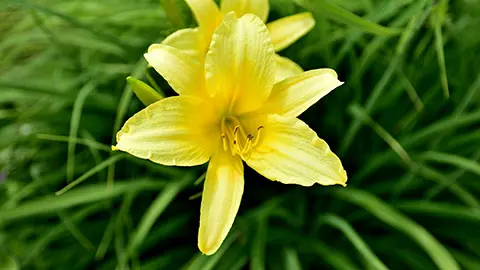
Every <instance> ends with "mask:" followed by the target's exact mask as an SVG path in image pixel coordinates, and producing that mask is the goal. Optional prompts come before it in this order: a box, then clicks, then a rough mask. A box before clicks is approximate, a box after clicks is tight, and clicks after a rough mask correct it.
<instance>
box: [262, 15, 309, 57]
mask: <svg viewBox="0 0 480 270" xmlns="http://www.w3.org/2000/svg"><path fill="white" fill-rule="evenodd" d="M314 26H315V19H313V16H312V14H311V13H310V12H304V13H299V14H295V15H292V16H288V17H285V18H281V19H278V20H276V21H273V22H271V23H268V24H267V27H268V30H270V34H271V35H272V42H273V46H274V47H275V51H277V52H278V51H280V50H283V49H285V48H286V47H288V46H290V45H291V44H292V43H294V42H295V41H297V40H298V39H299V38H301V37H303V36H304V35H305V34H306V33H308V32H309V31H310V30H312V28H313V27H314Z"/></svg>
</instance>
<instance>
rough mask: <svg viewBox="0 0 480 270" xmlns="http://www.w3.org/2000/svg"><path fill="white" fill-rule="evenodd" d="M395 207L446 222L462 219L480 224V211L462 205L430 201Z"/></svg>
mask: <svg viewBox="0 0 480 270" xmlns="http://www.w3.org/2000/svg"><path fill="white" fill-rule="evenodd" d="M394 206H395V207H396V208H398V209H400V210H402V211H405V212H407V213H413V214H420V215H422V216H439V217H443V218H445V219H446V220H451V219H461V220H467V221H472V222H477V223H480V209H479V208H469V207H465V206H462V205H456V204H452V203H441V202H429V201H398V202H396V203H395V204H394Z"/></svg>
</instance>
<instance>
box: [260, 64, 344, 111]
mask: <svg viewBox="0 0 480 270" xmlns="http://www.w3.org/2000/svg"><path fill="white" fill-rule="evenodd" d="M342 84H343V82H341V81H339V80H338V79H337V73H336V72H335V71H334V70H333V69H329V68H322V69H314V70H309V71H307V72H303V73H301V74H298V75H295V76H292V77H289V78H287V79H285V80H283V81H281V82H278V83H276V84H275V86H274V87H273V90H272V94H271V95H270V97H269V98H268V100H267V102H265V105H264V106H263V107H262V108H261V109H260V110H259V111H258V112H255V113H258V114H278V115H282V116H287V117H297V116H299V115H300V114H301V113H303V112H304V111H306V110H307V109H308V108H309V107H310V106H312V105H313V104H315V103H316V102H317V101H319V100H320V99H321V98H322V97H324V96H325V95H327V94H328V93H330V92H331V91H332V90H333V89H335V88H337V87H338V86H340V85H342Z"/></svg>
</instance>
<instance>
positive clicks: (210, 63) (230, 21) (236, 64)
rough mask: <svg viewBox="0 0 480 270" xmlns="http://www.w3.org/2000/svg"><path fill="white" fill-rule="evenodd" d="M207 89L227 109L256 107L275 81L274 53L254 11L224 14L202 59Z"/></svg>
mask: <svg viewBox="0 0 480 270" xmlns="http://www.w3.org/2000/svg"><path fill="white" fill-rule="evenodd" d="M205 71H206V78H207V91H208V93H209V95H210V96H211V97H213V98H214V99H215V100H217V103H218V104H219V106H223V108H224V109H225V110H228V113H233V114H241V113H244V112H248V111H253V110H255V109H258V108H259V107H260V106H262V104H263V103H264V102H265V100H267V98H268V96H269V95H270V92H271V90H272V86H273V83H274V81H275V53H274V51H273V46H272V43H271V40H270V36H269V34H268V30H267V28H266V27H265V24H263V22H262V21H261V20H260V19H259V18H258V17H257V16H255V15H252V14H247V15H244V16H243V17H241V18H240V19H237V18H236V17H235V14H234V13H233V12H231V13H228V14H227V15H226V16H225V19H224V21H223V22H222V24H221V25H220V26H219V27H218V28H217V30H216V31H215V33H214V35H213V39H212V43H211V45H210V48H209V50H208V53H207V56H206V59H205Z"/></svg>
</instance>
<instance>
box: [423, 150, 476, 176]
mask: <svg viewBox="0 0 480 270" xmlns="http://www.w3.org/2000/svg"><path fill="white" fill-rule="evenodd" d="M419 158H420V159H422V160H424V161H435V162H439V163H442V164H449V165H453V166H457V167H459V168H461V169H464V170H466V171H469V172H472V173H474V174H476V175H478V176H480V164H478V162H477V161H476V160H472V159H468V158H465V157H461V156H457V155H452V154H446V153H440V152H435V151H428V152H425V153H423V154H421V155H420V156H419Z"/></svg>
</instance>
